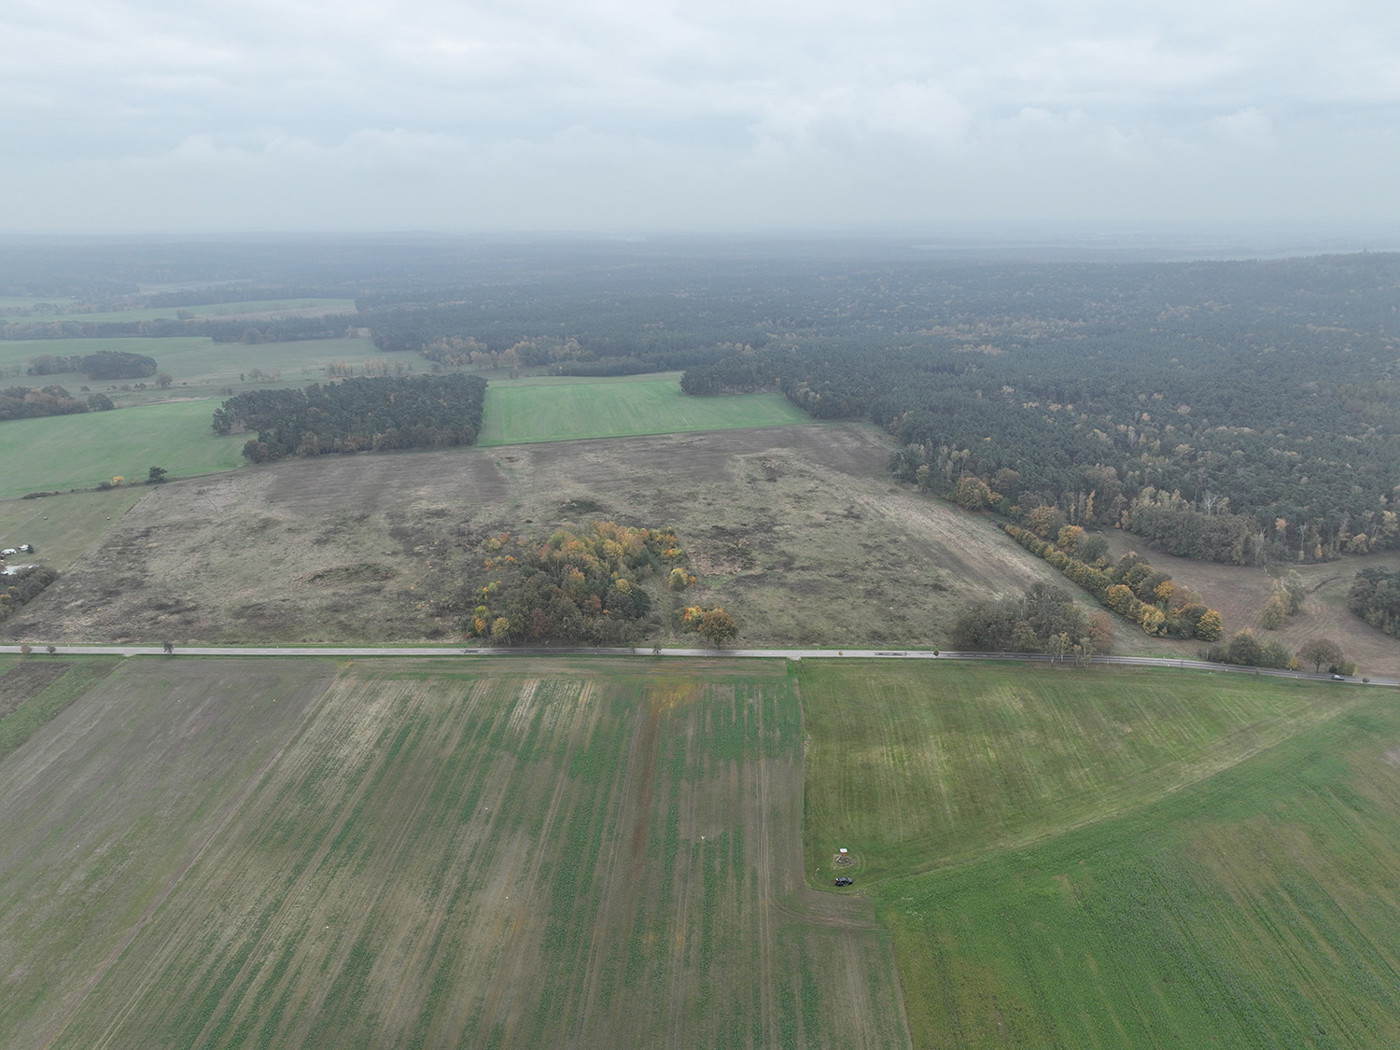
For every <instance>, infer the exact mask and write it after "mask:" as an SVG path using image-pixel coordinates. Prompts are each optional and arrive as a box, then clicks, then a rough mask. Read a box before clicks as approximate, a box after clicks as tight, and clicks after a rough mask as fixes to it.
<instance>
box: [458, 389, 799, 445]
mask: <svg viewBox="0 0 1400 1050" xmlns="http://www.w3.org/2000/svg"><path fill="white" fill-rule="evenodd" d="M809 422H811V420H810V419H809V418H808V417H807V416H805V415H803V414H802V413H801V412H800V411H798V409H797V408H796V406H794V405H793V404H792V403H791V402H789V401H788V400H787V399H786V398H783V397H782V396H780V395H777V394H747V395H743V396H736V397H687V396H686V395H685V394H683V393H681V388H680V380H679V377H678V376H677V375H674V374H668V375H646V376H624V377H621V378H617V379H571V378H561V379H553V380H548V379H535V380H522V381H517V382H510V381H499V382H498V381H492V383H491V385H490V387H489V388H488V389H487V392H486V411H485V414H484V417H483V420H482V427H481V436H480V438H479V440H478V442H477V443H478V444H479V445H485V446H492V445H516V444H522V443H526V442H535V441H572V440H576V439H579V438H599V437H629V436H637V435H643V434H675V433H683V432H686V431H699V430H730V429H736V428H740V427H767V426H782V425H785V424H789V423H809Z"/></svg>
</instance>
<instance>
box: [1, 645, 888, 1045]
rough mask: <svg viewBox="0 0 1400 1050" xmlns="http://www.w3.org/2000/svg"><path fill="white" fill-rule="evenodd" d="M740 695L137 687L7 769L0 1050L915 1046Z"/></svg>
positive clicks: (671, 672) (880, 957)
mask: <svg viewBox="0 0 1400 1050" xmlns="http://www.w3.org/2000/svg"><path fill="white" fill-rule="evenodd" d="M742 672H743V673H742V674H740V673H737V672H736V671H735V670H734V669H733V668H732V666H729V665H726V664H723V663H713V662H701V663H698V664H696V665H694V666H693V667H692V666H687V667H686V668H685V670H684V672H683V673H681V672H677V671H676V670H675V668H674V665H661V664H658V665H656V666H655V670H654V671H648V670H645V669H642V668H641V667H640V666H639V665H638V664H637V663H636V662H634V661H628V662H626V663H615V662H610V661H596V660H595V661H590V662H589V663H588V664H587V667H586V669H585V668H584V666H583V664H582V663H580V662H577V661H575V662H570V661H567V660H558V661H542V660H531V659H528V658H527V659H522V660H518V661H516V660H512V661H509V662H505V663H502V662H501V661H492V662H490V663H489V664H487V663H486V662H483V661H474V660H470V659H465V658H464V659H462V660H461V661H459V662H454V661H443V660H439V661H436V662H433V661H421V660H420V661H409V660H380V661H372V662H368V663H365V662H361V663H358V664H346V665H340V666H339V667H337V666H335V665H332V664H329V663H323V662H318V661H288V660H275V659H272V660H251V659H249V660H215V659H201V660H198V661H194V660H190V661H185V660H180V659H178V658H175V659H159V658H148V659H145V660H136V661H130V662H128V663H126V664H124V665H123V666H122V667H121V668H120V669H119V670H118V671H117V672H116V673H114V674H113V675H112V676H111V677H110V678H109V679H107V681H105V682H104V683H103V684H102V685H101V686H100V687H98V688H97V689H94V690H93V691H92V692H91V693H89V694H88V696H87V697H85V698H84V699H83V700H82V701H80V702H78V703H75V704H74V705H72V706H71V707H70V708H69V709H68V710H67V711H65V712H64V713H63V714H62V715H61V716H59V717H58V718H57V719H55V720H54V722H52V723H50V725H49V726H47V727H45V729H44V730H43V731H42V732H41V733H40V734H39V735H37V736H36V737H34V738H33V739H32V740H31V741H30V743H29V744H28V745H26V747H25V748H24V749H23V750H22V751H21V752H18V753H16V754H15V755H13V756H11V757H10V758H9V759H7V760H5V761H4V762H0V829H3V832H4V835H5V841H6V844H7V848H6V850H5V851H4V854H3V856H2V857H0V981H3V982H4V987H5V993H6V994H5V996H4V997H2V998H0V1045H4V1046H53V1047H82V1048H84V1050H92V1048H100V1047H122V1048H127V1047H148V1046H149V1047H154V1046H180V1047H244V1046H252V1045H257V1046H274V1047H320V1046H326V1047H344V1046H366V1047H371V1046H374V1047H378V1046H395V1047H397V1046H435V1047H437V1046H452V1047H456V1046H460V1047H479V1046H505V1047H514V1046H519V1047H527V1046H528V1047H537V1046H575V1047H580V1048H589V1047H616V1046H689V1045H703V1046H714V1047H770V1046H784V1045H789V1046H811V1047H821V1046H833V1047H834V1046H842V1047H846V1046H855V1047H872V1048H873V1047H888V1046H904V1045H908V1042H909V1039H908V1033H907V1030H906V1028H905V1024H904V1020H903V1008H902V1004H901V1000H900V992H899V988H898V982H897V979H896V978H895V976H894V967H893V959H892V956H891V951H890V941H889V937H888V935H887V934H886V933H884V931H883V930H882V929H881V928H880V927H879V926H878V925H877V924H876V923H875V920H874V913H873V909H872V908H871V906H870V904H869V902H868V901H867V900H865V899H863V898H860V897H853V896H849V895H847V896H837V895H835V894H824V893H818V892H814V891H812V890H809V889H807V888H806V887H805V885H804V882H803V871H802V866H803V859H802V849H801V838H800V828H801V819H802V796H803V791H802V767H803V733H802V721H801V714H800V710H799V703H798V698H797V687H796V684H795V683H796V679H795V678H794V677H793V676H791V675H789V674H788V673H787V671H786V668H785V666H784V664H783V662H780V661H771V662H763V663H748V664H746V665H745V666H744V667H743V668H742ZM38 887H42V891H39V890H38V889H36V888H38Z"/></svg>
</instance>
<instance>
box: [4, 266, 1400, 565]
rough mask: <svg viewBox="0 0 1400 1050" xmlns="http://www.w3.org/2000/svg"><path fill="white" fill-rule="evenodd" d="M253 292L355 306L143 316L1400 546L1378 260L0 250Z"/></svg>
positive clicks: (1256, 536) (1250, 551)
mask: <svg viewBox="0 0 1400 1050" xmlns="http://www.w3.org/2000/svg"><path fill="white" fill-rule="evenodd" d="M65 250H67V252H68V254H67V255H65V254H64V251H65ZM65 260H66V263H65ZM143 288H158V289H159V290H158V291H151V292H143V291H141V289H143ZM279 289H281V290H283V291H284V292H285V293H286V294H296V295H319V296H326V297H339V298H353V299H354V300H355V302H356V304H357V312H356V313H355V314H354V315H352V316H348V317H346V316H342V317H335V318H323V319H314V320H312V319H305V318H291V319H287V320H286V321H285V322H283V321H278V322H275V323H269V324H268V325H267V326H262V325H259V326H258V327H257V328H256V329H254V330H250V329H248V328H247V327H246V326H245V325H241V324H237V323H231V322H205V321H200V320H198V319H184V320H182V319H180V318H178V317H174V316H172V317H171V318H169V319H165V320H161V321H153V322H140V324H142V325H145V326H146V327H145V328H144V329H143V330H142V334H171V335H174V334H189V333H191V332H194V331H201V332H206V333H212V332H215V327H214V326H215V325H224V326H225V327H224V328H223V329H219V330H218V333H217V334H216V338H230V339H233V338H237V339H247V340H250V341H257V340H263V339H290V338H316V337H321V336H330V335H336V336H343V335H344V334H345V332H346V331H347V329H350V328H354V330H356V331H362V330H364V329H368V330H369V331H370V332H371V334H372V336H373V339H374V341H375V344H376V345H377V347H378V348H379V349H380V350H381V351H383V352H385V353H388V354H400V353H401V354H405V355H410V354H411V355H421V356H422V357H424V358H426V359H427V360H428V361H429V362H431V365H432V367H433V368H434V369H435V370H437V371H439V372H445V373H451V372H456V371H463V370H466V371H474V370H489V369H503V370H510V371H517V370H525V371H532V372H543V371H549V372H553V373H574V374H623V373H627V372H641V371H657V370H683V371H684V373H685V374H684V377H683V380H682V385H683V388H684V389H685V390H686V391H687V392H688V393H691V394H695V395H702V396H703V395H718V394H723V393H727V392H731V391H744V390H754V389H772V390H780V391H782V392H783V393H784V394H785V395H786V396H787V397H788V398H790V399H791V400H792V401H793V402H794V403H795V404H797V405H799V406H800V407H802V408H803V409H804V410H805V411H807V412H808V413H810V414H811V415H812V416H813V417H814V418H818V419H867V420H869V421H871V422H873V423H875V424H876V425H878V426H880V427H882V428H884V429H885V430H886V431H887V432H888V433H889V434H890V435H891V436H892V438H893V439H894V440H895V441H896V442H897V443H898V446H899V452H898V454H897V455H896V456H895V457H894V459H893V462H892V463H891V469H892V470H893V472H894V474H895V475H896V476H897V477H899V478H901V479H903V480H905V481H907V482H909V483H911V484H917V485H919V486H921V487H922V488H924V489H926V490H928V491H931V492H934V493H938V494H941V495H947V496H949V497H953V498H958V497H959V494H960V493H961V494H962V496H963V497H966V498H969V499H971V500H972V502H973V504H976V503H977V501H978V499H980V501H981V502H980V505H982V506H985V507H988V508H991V509H994V510H997V511H998V512H1001V513H1003V514H1005V515H1007V516H1008V517H1009V518H1011V519H1012V520H1016V521H1021V520H1023V516H1024V515H1025V514H1026V513H1028V512H1029V511H1030V510H1032V509H1034V508H1035V507H1037V506H1042V505H1044V506H1050V507H1053V508H1057V509H1058V510H1060V511H1061V513H1063V514H1064V515H1065V518H1066V520H1067V521H1068V522H1069V523H1071V524H1075V525H1080V526H1083V527H1086V528H1090V529H1093V528H1105V527H1121V528H1125V529H1127V530H1130V531H1132V532H1135V533H1137V534H1138V535H1140V536H1142V537H1143V538H1144V541H1145V542H1146V543H1147V544H1148V545H1150V546H1151V547H1153V548H1154V549H1159V550H1162V551H1165V552H1168V553H1172V554H1177V555H1182V556H1187V557H1194V558H1205V559H1213V560H1217V561H1223V562H1230V563H1235V564H1252V563H1260V562H1280V561H1288V562H1298V561H1317V560H1325V559H1330V558H1335V557H1338V556H1342V555H1346V554H1359V553H1364V552H1369V551H1373V550H1385V549H1393V548H1395V547H1396V546H1397V545H1400V518H1397V510H1396V508H1395V505H1394V502H1395V499H1396V492H1395V479H1396V478H1397V477H1400V441H1398V440H1397V438H1398V437H1400V397H1397V395H1400V256H1397V255H1393V254H1387V253H1370V254H1357V255H1346V256H1319V257H1313V258H1284V259H1275V260H1252V261H1251V260H1220V261H1157V262H1145V261H1132V260H1128V259H1126V257H1125V258H1123V259H1121V260H1118V261H1114V260H1112V259H1104V258H1098V259H1090V258H1089V257H1088V255H1087V253H1085V252H1078V253H1075V252H1064V253H1058V254H1057V253H1055V252H1050V251H1041V252H1039V253H1038V254H1031V253H1022V254H1021V255H1020V256H1019V257H1018V256H1017V254H1016V253H1014V252H1009V251H1004V252H995V251H990V250H988V251H983V252H981V254H979V253H978V252H977V251H975V250H970V249H965V248H958V249H954V248H951V247H940V246H938V245H936V244H933V245H927V244H922V243H916V242H913V241H908V242H903V243H900V242H896V241H894V240H848V241H835V240H831V241H796V240H794V241H789V242H785V243H778V242H758V241H723V240H718V239H714V240H706V239H699V238H696V239H682V238H675V239H666V238H656V239H650V240H639V241H635V242H626V241H615V242H601V241H585V240H582V239H580V240H576V241H558V240H554V241H543V240H542V241H538V242H529V241H520V242H513V243H504V242H500V241H491V240H485V239H481V240H468V239H451V238H403V239H397V240H391V239H383V238H381V239H373V238H342V239H339V240H335V239H327V240H325V241H323V242H320V243H302V242H292V241H268V242H265V243H260V242H256V241H252V240H250V241H248V242H239V243H230V244H219V245H210V244H199V243H197V242H184V243H176V244H151V245H124V246H115V245H105V246H104V245H95V246H94V245H87V246H85V247H84V248H83V250H82V251H81V252H77V251H76V249H72V248H71V246H70V247H69V248H67V249H65V247H64V246H62V245H55V244H28V245H21V246H20V250H16V251H14V252H11V253H10V254H9V255H8V256H7V257H5V258H3V259H0V292H3V293H8V294H11V295H31V296H32V295H36V294H37V295H60V294H61V295H65V296H67V297H68V298H66V299H64V300H63V301H62V302H60V303H56V304H52V307H51V308H52V310H53V311H55V312H58V313H60V314H62V313H65V312H69V311H72V312H74V313H78V312H81V310H82V309H84V308H87V307H92V306H96V305H97V304H99V303H101V304H105V305H106V306H107V307H111V306H112V305H114V304H122V303H124V304H127V305H141V306H143V307H149V306H152V305H153V304H157V303H158V304H160V305H159V307H158V308H164V307H170V308H171V309H172V313H175V312H178V309H179V308H182V307H187V306H191V305H199V304H200V302H216V301H220V300H237V299H239V298H242V297H249V298H251V297H253V296H257V297H274V296H275V295H276V294H278V290H279ZM34 309H38V307H34ZM7 320H8V323H7V324H6V325H4V326H0V328H3V334H5V335H9V336H10V337H16V336H18V335H20V334H23V333H25V332H28V331H30V330H33V329H38V328H40V327H43V324H48V325H50V326H52V329H53V330H52V333H51V334H55V335H57V334H73V333H69V332H67V331H66V326H67V325H69V324H70V322H67V321H64V320H62V319H61V318H59V319H48V320H46V321H44V322H42V323H41V322H39V321H37V320H36V319H34V318H32V317H30V318H26V317H22V316H19V315H17V314H15V315H11V316H9V317H8V319H7ZM71 323H72V324H79V322H78V321H76V320H75V321H74V322H71ZM104 323H106V322H104ZM192 326H193V327H192ZM82 334H90V333H88V332H86V331H84V332H83V333H82ZM308 429H309V430H311V431H312V432H314V433H316V434H317V436H318V438H319V437H320V436H321V434H320V430H319V429H316V428H314V427H313V428H308ZM399 429H402V428H401V427H400V428H399ZM379 432H387V431H379ZM268 444H269V445H272V444H274V443H268ZM275 444H277V445H282V446H286V445H287V442H286V441H281V440H279V441H278V442H276V443H275ZM295 445H296V446H299V445H300V441H299V440H298V441H296V442H295ZM295 450H296V449H295V447H293V448H291V451H295ZM965 483H975V484H965Z"/></svg>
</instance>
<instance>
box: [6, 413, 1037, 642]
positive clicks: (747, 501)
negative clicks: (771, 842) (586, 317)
mask: <svg viewBox="0 0 1400 1050" xmlns="http://www.w3.org/2000/svg"><path fill="white" fill-rule="evenodd" d="M889 451H890V450H889V447H888V446H887V444H886V443H885V442H884V441H883V440H882V438H881V436H880V435H879V434H878V433H877V432H876V431H873V430H871V429H870V428H867V427H863V426H857V425H849V426H846V425H838V426H818V425H804V426H790V427H776V428H771V429H760V430H731V431H723V432H715V433H708V434H685V435H671V436H663V437H649V438H635V439H615V440H599V441H577V442H563V443H558V444H549V445H522V446H510V447H500V448H491V449H466V450H454V451H448V452H440V453H408V454H379V455H358V456H351V457H321V458H318V459H316V460H311V461H306V460H300V461H294V462H285V463H279V464H276V465H272V466H267V467H260V468H245V469H244V470H240V471H238V472H235V473H232V474H229V475H224V476H216V477H211V478H208V479H201V480H191V481H188V482H179V483H172V484H167V485H163V486H160V487H159V488H155V489H153V490H152V491H151V492H150V494H149V495H147V496H146V497H145V498H144V499H143V500H141V501H140V502H139V503H138V504H137V505H136V506H135V507H133V508H132V510H131V511H130V512H129V513H128V514H127V515H126V516H125V517H124V518H123V519H122V520H121V521H120V522H117V523H114V525H113V527H112V528H111V530H110V531H109V532H108V533H107V534H106V536H105V537H104V538H103V541H102V544H101V546H100V549H99V550H97V551H94V552H93V553H92V554H90V555H89V556H88V557H86V558H83V559H81V560H80V561H79V562H78V563H77V564H75V565H74V566H73V567H72V569H70V570H69V571H68V572H67V573H65V575H64V576H63V578H62V579H61V580H60V581H59V582H58V583H57V584H55V585H54V586H53V587H51V588H50V589H49V591H48V592H47V593H46V594H45V595H43V596H42V597H41V598H40V599H39V600H38V601H36V602H34V603H32V604H31V605H30V606H29V607H27V608H26V609H25V610H23V611H22V612H21V613H20V614H18V615H16V616H15V617H12V618H11V619H10V620H9V621H7V622H6V624H5V625H4V628H3V635H4V636H7V637H9V638H13V639H22V638H42V639H44V640H45V641H53V642H70V643H72V642H79V641H113V642H147V643H151V644H158V643H160V642H163V641H172V642H175V643H182V644H188V643H195V642H210V643H214V642H256V641H261V642H270V643H317V642H322V643H340V642H365V643H372V642H384V641H408V640H425V641H432V640H443V639H449V640H450V639H454V638H456V637H459V631H460V625H461V623H462V622H463V619H464V617H465V615H466V612H467V611H468V610H469V609H470V608H471V607H472V606H473V605H474V604H475V601H474V600H473V596H474V592H475V588H477V587H479V586H481V585H482V583H484V582H486V580H485V578H484V576H483V570H482V567H481V565H482V558H483V554H484V547H483V544H484V543H485V541H486V539H488V538H489V537H491V536H493V535H497V534H499V533H501V532H504V531H510V532H511V533H512V534H515V535H521V534H524V535H529V536H538V537H539V538H540V539H541V540H543V539H545V538H547V537H548V535H549V534H550V533H551V532H552V531H553V530H554V529H555V528H556V527H559V526H572V527H583V526H586V524H587V522H588V521H590V520H597V519H611V520H616V521H618V522H622V523H626V524H632V525H642V526H663V525H670V526H673V527H675V528H676V529H677V530H678V531H679V532H680V535H681V538H682V541H683V543H684V544H685V546H686V548H687V550H688V551H689V553H690V554H691V557H692V560H693V567H694V569H695V570H696V571H697V572H698V573H699V575H700V576H701V582H702V586H701V588H700V590H699V591H698V592H695V593H692V594H689V595H687V596H686V600H687V601H688V602H692V601H700V602H703V603H705V604H710V603H716V604H722V605H723V606H724V607H725V608H726V609H728V610H729V611H730V612H731V613H733V614H734V615H735V617H736V618H737V619H738V621H739V623H740V625H741V634H740V637H739V641H740V643H742V644H749V645H766V644H778V645H782V644H808V645H810V644H828V645H842V644H845V645H850V646H857V645H860V644H870V645H903V646H915V645H938V644H940V643H941V642H942V640H943V637H944V635H945V634H946V630H947V627H948V626H949V625H950V624H951V622H952V619H953V617H955V616H956V614H957V611H958V610H959V609H960V607H961V605H962V602H963V600H964V598H965V597H967V596H971V595H978V596H984V595H987V594H998V595H999V594H1004V593H1008V592H1011V591H1018V590H1020V589H1022V588H1023V587H1024V586H1025V585H1026V584H1028V583H1029V582H1031V581H1032V580H1034V579H1038V578H1046V579H1049V578H1053V573H1051V572H1050V571H1049V569H1048V568H1047V567H1045V566H1043V565H1042V564H1040V563H1038V562H1036V561H1035V560H1034V559H1031V558H1029V557H1027V556H1025V555H1024V554H1023V553H1022V552H1020V551H1019V550H1018V549H1017V548H1015V547H1014V545H1012V544H1011V543H1010V541H1009V540H1007V539H1006V538H1005V537H1004V536H1001V535H1000V534H999V533H997V531H996V529H995V528H994V526H993V525H992V524H991V523H989V522H988V521H986V520H984V519H978V518H971V517H969V516H967V515H964V514H962V513H960V512H959V511H957V510H955V509H954V508H952V507H949V506H948V505H946V504H943V503H941V502H938V501H934V500H930V499H928V498H927V497H923V496H920V495H918V494H917V493H914V492H912V491H911V490H908V489H907V488H901V487H897V486H895V485H893V484H892V483H891V482H890V481H889V479H888V477H887V476H886V475H885V465H886V461H887V458H888V455H889ZM657 598H658V599H659V605H660V608H661V609H662V610H664V609H665V602H666V601H667V598H666V596H665V595H664V593H663V592H661V591H660V590H659V589H658V591H657ZM662 637H663V638H664V637H666V634H665V632H663V635H662Z"/></svg>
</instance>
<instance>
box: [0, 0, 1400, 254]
mask: <svg viewBox="0 0 1400 1050" xmlns="http://www.w3.org/2000/svg"><path fill="white" fill-rule="evenodd" d="M0 32H3V40H4V58H3V59H2V60H0V194H2V196H0V199H3V201H4V202H5V203H4V210H3V218H0V230H10V231H28V230H36V231H37V230H45V231H69V230H90V231H114V232H115V231H132V230H149V231H210V230H240V231H243V230H248V231H261V230H389V229H392V230H410V229H414V230H443V231H474V230H583V231H609V230H618V231H621V230H646V229H665V230H745V229H760V230H763V229H794V228H797V229H804V228H805V229H812V230H829V229H841V228H852V227H861V226H867V225H873V226H883V227H888V226H891V225H895V224H901V225H907V226H911V227H913V226H925V227H937V226H940V225H945V224H949V223H972V224H977V223H983V222H987V223H990V222H997V223H1000V224H1007V223H1010V224H1013V225H1014V224H1015V223H1019V222H1029V221H1043V220H1055V221H1073V222H1084V223H1087V224H1090V225H1094V224H1103V225H1109V226H1112V225H1121V224H1137V223H1155V222H1167V223H1204V224H1211V223H1223V222H1237V221H1243V222H1258V223H1273V222H1290V223H1291V222H1299V221H1305V222H1307V221H1315V222H1320V223H1324V224H1326V223H1337V224H1364V223H1371V222H1375V223H1395V222H1397V221H1400V5H1396V4H1395V3H1394V2H1393V0H1391V2H1386V0H1354V2H1350V0H1211V2H1205V0H1170V2H1167V0H1129V2H1124V0H1055V2H1053V3H1051V2H1043V0H981V2H977V3H968V2H960V3H957V4H951V3H946V2H942V0H859V2H855V0H692V2H691V3H688V4H684V5H682V4H676V3H671V2H668V0H457V2H447V0H394V2H392V3H390V2H388V0H335V2H333V3H332V2H329V0H221V2H219V3H210V2H208V0H64V2H63V3H55V2H53V0H3V3H0Z"/></svg>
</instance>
